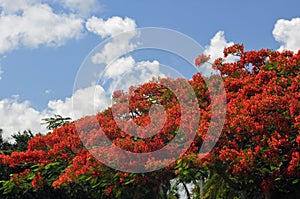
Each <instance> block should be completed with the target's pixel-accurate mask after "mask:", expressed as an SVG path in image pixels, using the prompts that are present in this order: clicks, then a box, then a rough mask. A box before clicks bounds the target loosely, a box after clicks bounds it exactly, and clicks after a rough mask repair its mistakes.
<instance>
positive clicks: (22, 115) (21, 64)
mask: <svg viewBox="0 0 300 199" xmlns="http://www.w3.org/2000/svg"><path fill="white" fill-rule="evenodd" d="M299 7H300V2H299V1H297V0H286V1H276V0H274V1H237V0H236V1H230V0H228V1H215V0H211V1H205V2H204V1H196V0H190V1H179V0H172V1H171V0H160V1H158V0H152V1H140V0H130V1H129V0H123V1H117V0H101V1H97V0H85V1H82V0H52V1H50V0H0V13H1V14H0V91H1V92H0V128H2V129H3V130H4V135H5V137H8V136H9V135H11V134H12V133H15V132H17V131H23V130H25V129H31V130H32V131H34V132H39V131H41V132H43V131H44V130H45V129H44V127H43V126H41V124H40V122H41V119H42V118H45V117H49V116H53V115H54V114H60V115H63V116H71V112H72V110H73V108H72V99H74V98H76V99H77V100H78V101H80V102H82V103H86V101H87V100H88V99H89V96H90V95H91V92H92V91H94V90H93V89H88V88H87V89H85V90H82V92H81V95H79V92H78V93H76V92H74V93H73V86H74V82H75V78H76V74H77V72H78V70H79V68H80V66H81V64H82V63H83V61H84V59H85V58H86V56H87V55H88V54H89V52H90V51H91V50H92V49H93V48H94V47H95V46H97V45H98V44H99V43H100V42H102V41H103V40H105V39H108V38H111V37H113V36H115V35H116V34H118V33H120V32H122V31H134V30H136V28H143V27H162V28H169V29H173V30H176V31H179V32H181V33H183V34H185V35H187V36H189V37H191V38H193V39H194V40H195V41H197V42H198V43H199V44H201V45H202V46H203V47H204V48H205V53H207V54H211V56H212V58H217V57H220V56H222V50H223V48H224V47H225V46H228V45H231V44H233V43H242V44H244V46H245V49H246V50H252V49H255V50H258V49H261V48H270V49H273V50H284V49H289V50H294V51H297V50H298V49H299V48H300V10H299ZM118 45H120V44H118V43H117V44H115V46H114V48H111V49H108V52H107V53H110V52H111V53H113V52H114V51H116V50H117V48H116V47H118ZM124 45H125V48H126V49H127V50H129V49H130V46H129V45H128V44H124ZM109 50H110V51H109ZM131 58H132V57H127V58H126V59H123V60H120V63H121V65H124V68H125V69H126V67H125V66H128V67H129V68H130V67H132V64H134V65H136V66H138V67H140V69H141V71H142V70H144V68H147V67H149V66H151V67H152V68H151V70H150V73H151V72H153V74H155V73H157V71H154V69H155V70H156V69H157V67H158V66H159V63H158V62H155V61H153V60H150V61H147V60H146V61H144V62H138V61H136V60H134V59H131ZM102 61H103V60H102ZM121 61H122V62H121ZM103 63H105V61H103ZM143 66H145V67H144V68H142V67H143ZM124 68H123V69H122V68H120V67H119V68H118V67H115V68H114V71H113V73H111V76H110V77H111V78H118V76H117V74H118V70H124ZM119 72H120V71H119ZM148 72H149V71H148ZM129 83H131V82H129ZM99 89H100V91H99V92H100V93H99V98H100V101H99V102H98V105H99V109H101V108H104V107H105V105H106V101H105V100H107V99H104V98H103V100H102V101H101V99H102V98H101V97H103V93H101V92H103V91H101V89H102V88H99ZM82 93H83V95H82ZM87 109H89V107H86V106H84V105H83V106H82V107H81V109H78V110H75V111H77V112H78V113H81V114H82V115H84V114H92V111H93V110H87ZM74 119H76V118H74Z"/></svg>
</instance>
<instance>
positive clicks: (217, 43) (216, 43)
mask: <svg viewBox="0 0 300 199" xmlns="http://www.w3.org/2000/svg"><path fill="white" fill-rule="evenodd" d="M233 44H234V43H233V42H227V41H226V39H225V34H224V31H219V32H217V33H216V34H215V36H214V37H213V38H212V39H211V40H210V45H209V46H206V47H205V51H204V54H206V55H210V57H211V60H215V59H216V58H219V57H223V56H224V54H223V50H224V48H225V47H228V46H231V45H233Z"/></svg>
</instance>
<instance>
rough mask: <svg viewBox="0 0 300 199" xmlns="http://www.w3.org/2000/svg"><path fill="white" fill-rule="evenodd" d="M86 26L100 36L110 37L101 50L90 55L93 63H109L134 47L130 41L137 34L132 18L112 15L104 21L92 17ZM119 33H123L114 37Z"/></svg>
mask: <svg viewBox="0 0 300 199" xmlns="http://www.w3.org/2000/svg"><path fill="white" fill-rule="evenodd" d="M86 28H87V30H88V31H90V32H92V33H94V34H97V35H99V36H101V37H102V38H105V37H112V38H111V40H110V41H109V42H108V43H106V44H105V46H104V47H103V49H102V51H101V52H97V53H96V54H95V55H94V56H92V62H93V63H95V64H102V63H105V64H109V63H110V62H111V61H112V60H113V59H115V58H118V57H119V56H121V55H122V54H125V53H127V52H129V51H131V50H133V49H134V48H136V45H135V44H133V43H131V42H130V40H131V39H132V38H133V37H134V36H136V35H137V31H136V23H135V21H134V20H133V19H130V18H127V17H126V18H124V19H123V18H121V17H117V16H114V17H111V18H109V19H107V20H106V21H104V20H103V19H100V18H97V17H92V18H90V19H88V21H87V22H86ZM124 32H125V33H124ZM120 33H124V34H122V35H119V36H117V37H115V36H116V35H118V34H120Z"/></svg>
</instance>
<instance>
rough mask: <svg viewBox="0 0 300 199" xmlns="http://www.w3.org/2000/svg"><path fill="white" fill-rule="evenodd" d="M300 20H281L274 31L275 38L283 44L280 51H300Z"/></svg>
mask: <svg viewBox="0 0 300 199" xmlns="http://www.w3.org/2000/svg"><path fill="white" fill-rule="evenodd" d="M299 32H300V18H293V19H291V20H285V19H279V20H278V21H277V22H276V24H275V26H274V29H273V36H274V38H275V40H276V41H278V42H280V43H281V46H280V48H279V49H278V50H279V51H282V50H293V51H298V50H299V49H300V37H299Z"/></svg>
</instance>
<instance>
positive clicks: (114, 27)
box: [86, 16, 136, 38]
mask: <svg viewBox="0 0 300 199" xmlns="http://www.w3.org/2000/svg"><path fill="white" fill-rule="evenodd" d="M86 28H87V30H88V31H90V32H92V33H94V34H97V35H100V36H101V37H102V38H104V37H108V36H112V37H113V36H116V35H117V34H120V33H122V32H127V31H134V30H135V29H136V23H135V21H134V20H133V19H130V18H128V17H125V18H124V19H123V18H121V17H118V16H114V17H111V18H109V19H107V20H106V21H105V20H103V19H101V18H97V17H94V16H93V17H91V18H90V19H88V20H87V22H86Z"/></svg>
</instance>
